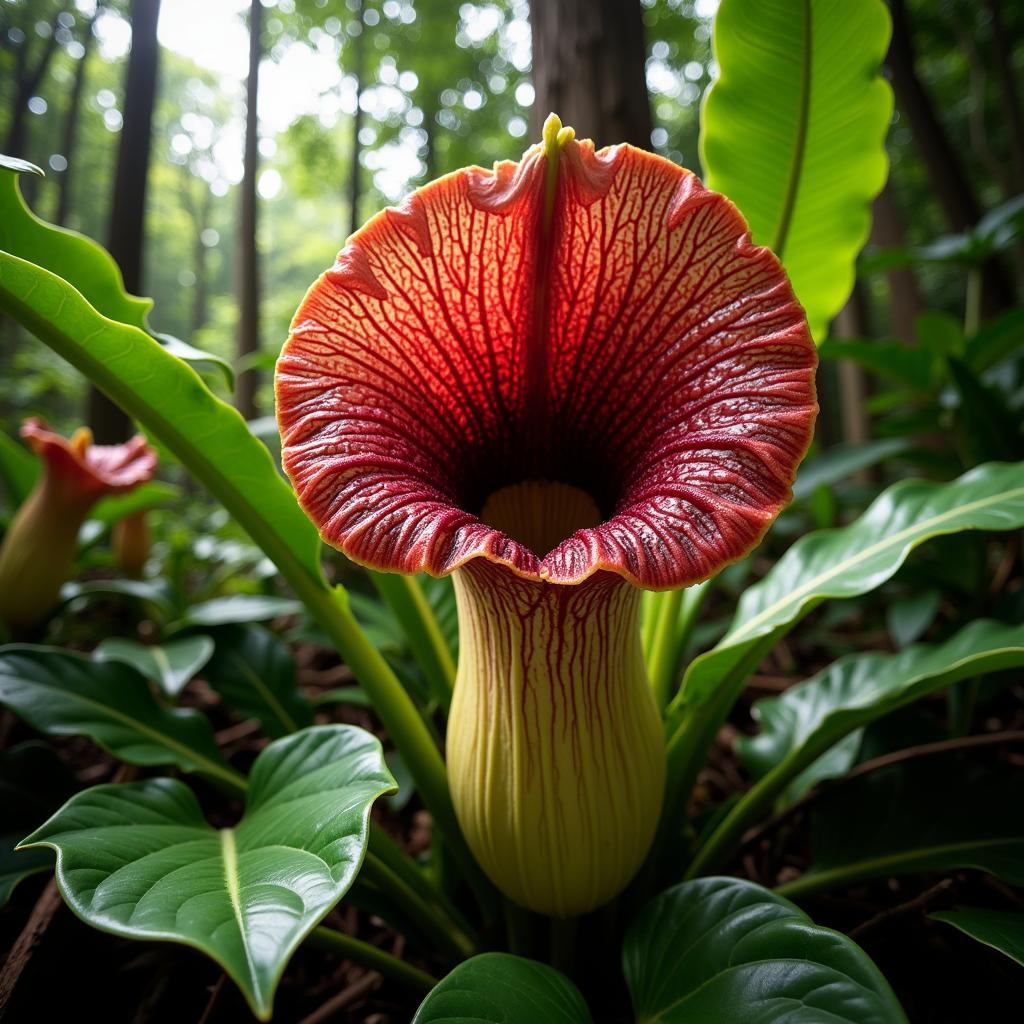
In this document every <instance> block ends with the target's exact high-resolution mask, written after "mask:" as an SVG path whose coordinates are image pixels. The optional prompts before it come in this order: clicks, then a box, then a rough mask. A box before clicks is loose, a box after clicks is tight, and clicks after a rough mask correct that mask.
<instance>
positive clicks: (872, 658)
mask: <svg viewBox="0 0 1024 1024" xmlns="http://www.w3.org/2000/svg"><path fill="white" fill-rule="evenodd" d="M1019 665H1024V626H1010V625H1005V624H1004V623H999V622H992V621H991V620H984V619H980V620H978V621H976V622H972V623H971V624H970V625H969V626H966V627H965V628H964V629H962V630H961V631H960V632H959V633H957V634H956V635H955V636H953V637H951V638H950V639H949V640H946V641H945V642H944V643H941V644H933V645H926V644H921V645H918V646H914V647H910V648H908V649H906V650H904V651H901V652H900V653H899V654H881V653H868V654H853V655H850V656H848V657H845V658H841V659H840V660H839V661H837V662H835V663H834V664H833V665H830V666H829V667H828V668H827V669H825V670H824V671H823V672H819V673H818V674H817V675H816V676H814V677H813V678H811V679H808V680H807V682H805V683H800V684H799V685H797V686H794V687H791V688H790V689H789V690H787V691H786V692H785V693H784V694H782V696H780V697H774V698H770V699H767V700H760V701H758V702H757V703H756V704H755V705H754V709H753V714H754V717H755V719H757V720H758V722H759V723H760V726H761V731H760V733H759V734H758V735H757V736H753V737H743V738H741V739H740V740H739V741H738V744H737V745H738V747H739V749H740V751H741V753H742V755H743V760H744V761H745V762H746V764H747V766H748V767H749V768H750V769H751V770H752V771H753V772H754V774H755V775H757V776H763V775H765V774H767V773H768V772H769V771H771V772H773V774H774V775H775V777H776V779H778V780H779V782H784V781H785V780H789V781H791V782H795V783H796V785H795V788H794V789H791V790H790V792H789V796H790V797H795V796H797V795H799V794H800V793H801V792H803V791H804V790H806V789H807V788H808V787H809V785H812V784H813V783H814V782H817V781H820V780H821V779H823V778H828V777H830V773H829V774H825V773H823V772H822V771H815V767H816V764H815V759H816V758H817V757H819V756H820V755H821V754H823V753H825V751H826V750H827V749H828V748H830V747H831V746H832V745H833V744H835V743H836V742H838V741H839V740H840V739H842V738H843V737H844V736H846V735H848V734H849V733H850V732H852V731H853V730H854V729H858V728H860V727H861V726H863V725H867V724H868V723H869V722H872V721H874V720H875V719H877V718H880V717H881V716H882V715H886V714H888V713H889V712H891V711H894V710H895V709H896V708H898V707H902V706H903V705H905V704H908V703H910V702H911V701H914V700H917V699H919V698H920V697H923V696H924V695H926V694H928V693H933V692H935V691H936V690H939V689H942V688H944V687H946V686H949V685H951V684H952V683H955V682H957V681H958V680H961V679H969V678H971V677H972V676H979V675H983V674H984V673H986V672H998V671H1001V670H1003V669H1007V668H1013V667H1016V666H1019ZM808 771H809V772H811V773H813V778H808V777H807V774H806V773H807V772H808ZM800 773H804V774H800ZM798 775H800V777H799V779H797V776H798ZM777 786H778V782H777V783H776V787H777ZM775 791H776V793H777V792H778V791H779V790H778V788H776V790H775Z"/></svg>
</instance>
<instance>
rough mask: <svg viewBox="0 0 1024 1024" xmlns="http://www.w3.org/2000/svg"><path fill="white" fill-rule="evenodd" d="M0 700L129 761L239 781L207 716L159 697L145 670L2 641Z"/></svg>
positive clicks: (40, 725) (49, 728)
mask: <svg viewBox="0 0 1024 1024" xmlns="http://www.w3.org/2000/svg"><path fill="white" fill-rule="evenodd" d="M0 704H3V705H4V706H5V707H7V708H10V710H11V711H13V712H14V713H15V714H17V715H19V716H20V717H21V718H24V719H25V720H26V721H27V722H29V723H30V724H31V725H33V726H34V727H35V728H37V729H39V730H41V731H42V732H45V733H47V734H49V735H51V736H77V735H83V736H88V737H89V738H90V739H92V740H95V742H97V743H99V744H100V746H102V747H104V748H105V749H107V750H109V751H110V752H111V753H112V754H113V755H114V756H115V757H118V758H120V759H121V760H122V761H127V762H129V763H130V764H140V765H155V764H173V765H175V766H176V767H178V768H180V769H182V771H186V772H197V771H198V772H203V773H204V774H206V775H209V776H211V777H213V778H217V779H220V780H221V781H222V782H224V783H226V784H227V785H229V786H232V787H235V788H237V787H238V785H239V778H240V777H239V776H238V773H237V772H235V771H234V770H233V769H232V768H231V767H230V766H229V765H228V764H227V762H226V761H225V760H224V758H223V757H222V756H221V753H220V751H219V750H218V749H217V744H216V742H215V741H214V738H213V730H212V728H211V727H210V723H209V721H208V720H207V719H206V718H205V717H204V716H203V715H202V714H200V713H199V712H198V711H195V710H192V709H185V708H175V709H169V708H165V707H162V706H161V705H160V704H158V703H157V702H156V700H155V698H154V697H153V694H152V693H151V692H150V689H149V686H148V684H147V682H146V679H145V677H144V676H141V675H139V673H138V672H136V671H135V670H134V669H131V668H129V667H128V666H127V665H122V664H120V663H118V662H103V661H93V660H92V659H90V658H86V657H83V656H81V655H78V654H71V653H69V652H67V651H64V650H61V649H60V648H55V647H31V646H28V645H10V646H8V647H3V648H0Z"/></svg>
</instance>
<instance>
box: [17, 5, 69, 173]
mask: <svg viewBox="0 0 1024 1024" xmlns="http://www.w3.org/2000/svg"><path fill="white" fill-rule="evenodd" d="M69 6H70V4H69V3H65V4H62V5H61V9H60V13H59V14H58V15H57V17H59V16H60V14H63V13H64V12H65V11H66V10H67V9H68V7H69ZM59 27H60V25H59V24H58V22H57V20H56V18H54V21H53V24H52V25H51V26H50V34H49V35H48V36H47V37H46V42H45V43H44V44H43V52H42V53H41V54H40V55H39V60H37V61H36V63H35V65H33V64H32V63H31V62H30V61H29V59H28V44H29V39H30V38H31V36H30V35H26V38H25V39H24V40H23V41H22V43H21V45H20V46H19V47H18V54H17V57H16V58H15V63H14V82H15V85H14V103H13V106H12V109H11V123H10V125H9V126H8V128H7V142H6V144H5V148H4V152H5V153H6V154H7V155H8V156H18V157H23V158H24V157H25V152H24V149H25V139H26V136H27V134H28V132H27V129H28V122H27V120H26V117H25V115H26V114H27V112H28V101H29V100H30V99H31V98H32V97H33V96H34V95H35V94H36V93H37V92H38V91H39V86H40V84H41V83H42V81H43V76H44V75H45V74H46V69H47V68H48V67H49V66H50V61H51V60H52V59H53V55H54V53H56V51H57V29H58V28H59Z"/></svg>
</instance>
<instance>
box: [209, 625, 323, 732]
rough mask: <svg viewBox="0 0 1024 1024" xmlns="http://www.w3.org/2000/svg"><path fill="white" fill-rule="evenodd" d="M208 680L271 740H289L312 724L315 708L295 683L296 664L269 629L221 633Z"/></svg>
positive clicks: (242, 628) (230, 628)
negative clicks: (280, 738)
mask: <svg viewBox="0 0 1024 1024" xmlns="http://www.w3.org/2000/svg"><path fill="white" fill-rule="evenodd" d="M206 678H207V679H208V680H209V683H210V685H211V686H212V687H213V688H214V689H215V690H216V691H217V692H218V693H219V694H220V695H221V697H223V698H224V701H225V703H227V704H228V705H229V706H230V707H232V708H234V709H235V711H237V712H238V713H239V714H241V715H244V716H245V717H246V718H256V719H259V722H260V724H261V725H262V726H263V731H264V732H266V733H267V735H269V736H275V737H276V736H287V735H288V733H290V732H297V731H298V730H299V729H303V728H305V727H306V726H308V725H312V724H313V708H312V706H311V705H310V703H309V701H307V700H306V698H305V697H303V696H302V694H301V693H300V692H299V690H298V687H297V685H296V682H295V659H294V658H293V657H292V655H291V652H290V651H289V650H288V648H287V647H286V646H285V644H283V643H282V642H281V641H280V640H279V639H278V638H277V637H276V636H274V634H273V633H271V632H270V630H268V629H263V628H262V627H260V626H228V627H225V628H223V629H220V630H218V631H217V650H216V652H215V653H214V655H213V657H212V658H211V659H210V663H209V664H208V665H207V666H206Z"/></svg>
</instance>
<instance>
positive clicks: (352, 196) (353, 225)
mask: <svg viewBox="0 0 1024 1024" xmlns="http://www.w3.org/2000/svg"><path fill="white" fill-rule="evenodd" d="M353 15H354V18H353V21H352V23H351V25H350V28H349V45H348V49H349V50H350V54H351V61H350V62H349V71H350V72H351V73H352V75H353V76H354V77H355V80H356V109H355V111H354V113H353V114H352V165H351V167H350V168H349V172H348V207H349V228H348V233H349V234H350V235H351V234H354V233H355V231H356V230H357V229H358V227H359V225H360V223H361V222H360V220H359V197H360V196H361V194H362V172H361V168H360V160H359V157H360V153H361V148H362V144H361V143H360V141H359V132H360V131H361V130H362V127H363V108H362V105H361V104H362V99H363V89H364V88H365V86H366V82H365V78H366V23H365V22H364V20H363V0H356V4H355V10H354V11H353Z"/></svg>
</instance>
